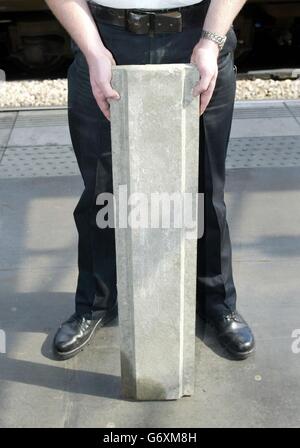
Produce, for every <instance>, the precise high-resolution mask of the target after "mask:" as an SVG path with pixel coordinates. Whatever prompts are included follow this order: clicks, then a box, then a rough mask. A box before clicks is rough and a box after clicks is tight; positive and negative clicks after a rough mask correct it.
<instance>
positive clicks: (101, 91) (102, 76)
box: [88, 50, 120, 120]
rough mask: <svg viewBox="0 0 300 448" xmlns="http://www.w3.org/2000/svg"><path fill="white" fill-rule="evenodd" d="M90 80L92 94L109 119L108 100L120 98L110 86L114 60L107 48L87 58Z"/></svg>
mask: <svg viewBox="0 0 300 448" xmlns="http://www.w3.org/2000/svg"><path fill="white" fill-rule="evenodd" d="M88 65H89V72H90V82H91V87H92V91H93V95H94V97H95V99H96V101H97V104H98V106H99V107H100V109H101V111H102V113H103V114H104V115H105V117H106V118H107V119H108V120H110V107H109V101H110V100H118V99H120V95H119V94H118V92H116V91H115V90H114V89H113V88H112V86H111V79H112V66H113V65H116V62H115V60H114V58H113V56H112V54H111V53H110V51H109V50H104V51H103V52H101V54H99V55H97V56H96V57H93V58H92V59H89V60H88Z"/></svg>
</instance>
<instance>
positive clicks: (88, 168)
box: [68, 0, 237, 317]
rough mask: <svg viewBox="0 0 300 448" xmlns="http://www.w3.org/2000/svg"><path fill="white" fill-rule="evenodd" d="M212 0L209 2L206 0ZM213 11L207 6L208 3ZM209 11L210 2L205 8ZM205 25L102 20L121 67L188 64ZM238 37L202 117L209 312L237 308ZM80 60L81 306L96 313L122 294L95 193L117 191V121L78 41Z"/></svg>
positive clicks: (76, 79) (203, 279) (74, 79)
mask: <svg viewBox="0 0 300 448" xmlns="http://www.w3.org/2000/svg"><path fill="white" fill-rule="evenodd" d="M205 4H206V5H207V7H208V5H209V1H207V0H205ZM206 9H207V8H206ZM204 11H205V8H204ZM205 14H206V12H205V13H203V16H202V17H199V27H193V28H188V29H185V30H184V31H183V32H181V33H172V34H171V33H170V34H158V35H155V36H149V35H135V34H133V33H131V32H129V31H126V30H124V29H121V28H119V27H116V26H114V25H108V24H101V23H97V25H98V28H99V32H100V34H101V37H102V39H103V41H104V43H105V45H106V47H107V48H108V49H109V50H110V51H111V52H112V54H113V56H114V58H115V60H116V62H117V64H118V65H125V64H126V65H127V64H167V63H188V62H190V57H191V54H192V51H193V47H194V46H195V44H196V43H197V41H198V40H199V38H200V33H201V29H202V25H203V22H204V19H205ZM236 44H237V39H236V35H235V32H234V30H233V28H232V27H231V28H230V30H229V32H228V35H227V41H226V43H225V46H224V47H223V49H222V51H221V52H220V54H219V58H218V65H219V74H218V78H217V83H216V87H215V91H214V94H213V97H212V99H211V101H210V103H209V105H208V107H207V109H206V111H205V113H204V114H203V115H202V116H201V117H200V119H199V122H200V123H199V125H200V141H199V148H200V151H199V157H200V173H199V179H200V181H199V192H204V193H205V231H204V236H203V237H202V238H201V239H200V240H199V241H198V272H197V303H198V307H199V309H200V311H201V312H202V313H203V314H206V315H208V316H209V315H215V316H216V315H217V314H218V315H221V314H223V313H227V312H228V311H233V310H234V309H235V302H236V291H235V286H234V282H233V277H232V261H231V243H230V237H229V230H228V225H227V221H226V207H225V203H224V184H225V158H226V152H227V146H228V140H229V134H230V128H231V122H232V113H233V104H234V96H235V83H236V74H235V70H234V64H233V56H234V50H235V47H236ZM73 51H74V61H73V63H72V64H71V66H70V68H69V71H68V86H69V98H68V116H69V126H70V133H71V138H72V143H73V147H74V151H75V154H76V158H77V161H78V165H79V168H80V172H81V174H82V178H83V181H84V192H83V194H82V196H81V198H80V200H79V203H78V205H77V207H76V209H75V211H74V218H75V222H76V226H77V229H78V233H79V247H78V249H79V253H78V267H79V275H78V284H77V290H76V297H75V302H76V312H77V313H79V314H83V315H86V316H91V317H93V316H94V315H97V311H99V310H103V309H106V308H109V307H110V306H112V304H113V303H114V302H115V301H116V300H117V289H116V254H115V240H114V229H99V228H98V227H97V226H96V214H97V212H98V209H97V206H96V196H97V195H98V194H99V193H103V192H112V190H113V186H112V160H111V142H110V122H109V121H108V120H107V119H106V118H105V117H104V115H103V114H102V113H101V111H100V109H99V107H98V105H97V103H96V101H95V99H94V97H93V94H92V90H91V86H90V80H89V71H88V66H87V63H86V60H85V57H84V55H83V54H82V53H81V51H80V50H79V48H78V47H77V46H76V44H75V43H74V42H73Z"/></svg>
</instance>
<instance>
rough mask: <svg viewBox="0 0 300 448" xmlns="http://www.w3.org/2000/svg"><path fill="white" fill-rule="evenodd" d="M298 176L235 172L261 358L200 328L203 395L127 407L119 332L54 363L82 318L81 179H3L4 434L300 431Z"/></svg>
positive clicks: (236, 229) (106, 332) (242, 258)
mask: <svg viewBox="0 0 300 448" xmlns="http://www.w3.org/2000/svg"><path fill="white" fill-rule="evenodd" d="M240 121H242V120H240ZM299 170H300V168H299V167H283V168H271V167H269V168H262V167H261V168H243V169H233V170H228V172H227V193H226V200H227V204H228V219H229V221H230V229H231V237H232V241H233V258H234V276H235V282H236V286H237V292H238V307H239V309H240V311H241V312H242V314H243V315H244V316H245V318H246V319H247V320H248V321H249V323H250V324H251V326H252V327H253V330H254V332H255V335H256V339H257V352H256V355H255V356H254V357H253V358H250V359H248V360H246V361H243V362H235V361H232V360H231V359H229V358H228V357H227V356H226V354H225V352H224V351H223V349H222V348H221V347H220V346H219V345H218V344H217V342H216V340H215V338H214V334H213V332H212V331H211V330H210V329H209V328H208V327H205V326H204V325H203V324H202V323H201V322H198V329H197V338H196V384H195V395H194V396H193V397H192V398H184V399H182V400H180V401H177V402H147V403H146V402H139V403H137V402H131V401H125V400H122V399H120V363H119V334H118V326H117V322H113V323H112V325H111V326H110V327H107V328H104V329H102V330H100V331H99V332H98V333H97V335H96V337H95V339H94V340H93V342H92V343H91V345H90V347H89V349H88V350H86V351H83V352H82V353H81V354H80V355H79V356H78V357H76V358H74V359H71V360H69V361H66V362H61V363H60V362H57V361H54V360H53V359H52V355H51V342H52V338H53V335H54V332H55V331H56V329H57V326H58V325H59V323H60V322H61V321H62V320H63V319H64V318H66V317H67V316H69V314H71V313H72V312H73V309H74V290H75V281H76V275H77V269H76V231H75V227H74V223H73V217H72V212H73V208H74V206H75V204H76V202H77V199H78V196H79V195H80V192H81V190H82V183H81V180H80V178H79V177H78V176H73V177H68V176H66V177H53V178H42V177H40V178H34V179H29V178H28V179H2V180H1V181H0V191H1V198H0V207H1V209H0V232H1V238H0V253H1V258H0V285H1V288H0V309H1V315H0V329H3V330H5V331H6V335H7V338H6V339H7V347H6V348H7V350H6V353H1V354H0V383H1V385H0V401H1V409H0V426H1V427H32V426H33V427H47V426H53V427H94V426H96V427H107V428H113V427H123V428H127V427H146V428H151V427H164V426H165V427H170V428H171V427H173V428H174V427H176V426H180V427H186V428H188V427H193V426H196V427H299V407H300V395H299V376H300V363H299V359H300V358H299V357H300V353H298V354H297V353H294V352H293V350H292V344H293V342H295V337H294V338H293V337H292V334H293V331H294V330H296V329H299V330H300V324H299V312H300V304H299V300H298V296H299V290H300V280H299V269H300V243H299V240H300V238H299V236H300V235H299V222H300V216H299V213H300V212H299V199H300V197H299V194H300V193H299V191H300V180H299V179H300V176H299V174H300V172H299Z"/></svg>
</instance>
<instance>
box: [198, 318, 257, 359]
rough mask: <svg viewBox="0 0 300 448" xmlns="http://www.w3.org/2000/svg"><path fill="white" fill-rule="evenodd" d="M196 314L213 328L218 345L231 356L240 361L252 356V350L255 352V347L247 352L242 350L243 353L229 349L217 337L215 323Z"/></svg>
mask: <svg viewBox="0 0 300 448" xmlns="http://www.w3.org/2000/svg"><path fill="white" fill-rule="evenodd" d="M198 316H199V318H200V319H201V320H202V321H203V322H205V323H206V324H208V325H209V326H210V327H211V328H213V330H214V332H215V335H216V338H217V340H218V342H219V344H220V345H221V346H222V347H223V348H224V349H225V350H226V351H227V352H228V353H229V354H230V355H231V356H233V357H234V358H235V359H236V360H238V361H242V360H244V359H247V358H249V357H250V356H252V355H253V354H254V352H255V347H254V348H253V349H252V350H249V351H248V352H244V353H239V352H235V351H234V350H231V349H230V348H228V347H227V345H225V344H223V343H222V341H221V340H220V339H219V338H218V335H217V330H216V327H215V325H214V324H213V323H212V321H211V320H209V319H207V318H206V317H203V316H200V315H199V314H198Z"/></svg>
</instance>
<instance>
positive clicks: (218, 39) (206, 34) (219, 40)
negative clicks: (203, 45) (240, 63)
mask: <svg viewBox="0 0 300 448" xmlns="http://www.w3.org/2000/svg"><path fill="white" fill-rule="evenodd" d="M201 37H203V38H204V39H209V40H212V41H213V42H215V43H216V44H217V45H218V47H219V49H220V50H222V48H223V47H224V44H225V42H226V39H227V37H226V36H220V35H219V34H217V33H213V32H212V31H206V30H202V33H201Z"/></svg>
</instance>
